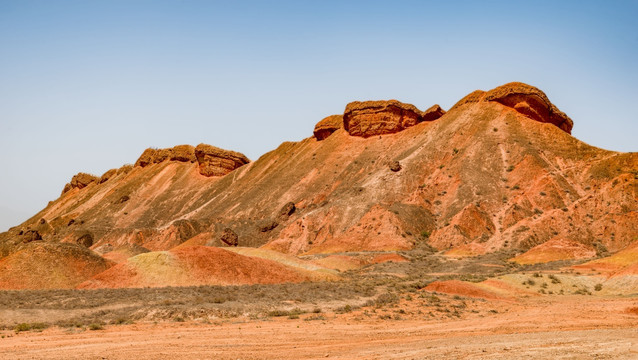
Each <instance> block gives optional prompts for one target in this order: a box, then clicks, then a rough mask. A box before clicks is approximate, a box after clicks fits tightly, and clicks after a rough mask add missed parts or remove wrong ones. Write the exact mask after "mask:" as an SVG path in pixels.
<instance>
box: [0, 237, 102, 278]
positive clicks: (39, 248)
mask: <svg viewBox="0 0 638 360" xmlns="http://www.w3.org/2000/svg"><path fill="white" fill-rule="evenodd" d="M113 265H114V263H113V262H112V261H109V260H106V259H103V258H101V257H100V256H98V255H97V254H95V253H93V252H92V251H90V250H88V249H86V248H84V247H82V246H79V245H73V244H49V243H45V242H42V241H38V242H33V243H30V244H26V245H25V246H24V247H22V248H21V249H20V250H18V251H16V252H14V253H13V254H11V255H9V256H7V257H5V258H3V259H0V289H59V288H73V287H75V286H76V285H78V284H79V283H81V282H83V281H85V280H87V279H89V278H91V277H92V276H93V275H96V274H98V273H101V272H102V271H104V270H106V269H108V268H109V267H111V266H113Z"/></svg>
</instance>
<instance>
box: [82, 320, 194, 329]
mask: <svg viewBox="0 0 638 360" xmlns="http://www.w3.org/2000/svg"><path fill="white" fill-rule="evenodd" d="M182 321H183V319H182ZM89 330H93V331H95V330H104V326H102V324H100V323H91V324H89Z"/></svg>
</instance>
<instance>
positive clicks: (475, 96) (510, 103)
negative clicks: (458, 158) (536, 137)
mask: <svg viewBox="0 0 638 360" xmlns="http://www.w3.org/2000/svg"><path fill="white" fill-rule="evenodd" d="M481 101H495V102H498V103H500V104H503V105H505V106H507V107H510V108H512V109H514V110H516V111H518V112H519V113H521V114H523V115H525V116H527V117H529V118H531V119H533V120H536V121H539V122H543V123H550V124H553V125H555V126H557V127H558V128H559V129H561V130H563V131H565V132H566V133H568V134H571V132H572V128H573V127H574V122H573V121H572V119H570V118H569V117H568V116H567V115H566V114H565V113H564V112H562V111H560V110H559V109H558V108H557V107H556V106H555V105H554V104H552V102H551V101H549V98H547V95H545V93H544V92H542V91H541V90H539V89H538V88H535V87H534V86H531V85H527V84H524V83H520V82H511V83H508V84H505V85H501V86H499V87H496V88H494V89H492V90H490V91H488V92H485V91H482V90H476V91H473V92H472V93H470V94H468V95H467V96H465V97H464V98H463V99H461V100H460V101H459V102H457V103H456V104H455V105H454V106H453V107H452V108H457V107H459V106H462V105H465V104H468V103H476V102H481Z"/></svg>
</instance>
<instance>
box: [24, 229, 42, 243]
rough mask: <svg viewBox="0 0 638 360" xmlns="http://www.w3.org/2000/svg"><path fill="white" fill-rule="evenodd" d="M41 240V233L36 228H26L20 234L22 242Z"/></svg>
mask: <svg viewBox="0 0 638 360" xmlns="http://www.w3.org/2000/svg"><path fill="white" fill-rule="evenodd" d="M38 240H42V235H40V233H39V232H38V231H37V230H27V231H26V232H25V233H24V234H23V235H22V242H24V243H30V242H32V241H38Z"/></svg>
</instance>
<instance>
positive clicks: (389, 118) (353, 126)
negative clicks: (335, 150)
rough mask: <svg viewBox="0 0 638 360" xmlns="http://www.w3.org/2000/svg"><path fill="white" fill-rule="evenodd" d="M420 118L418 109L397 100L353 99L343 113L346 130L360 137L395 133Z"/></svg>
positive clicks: (412, 124)
mask: <svg viewBox="0 0 638 360" xmlns="http://www.w3.org/2000/svg"><path fill="white" fill-rule="evenodd" d="M422 120H423V118H422V116H421V111H420V110H419V109H417V108H416V107H415V106H414V105H410V104H404V103H402V102H399V101H397V100H388V101H354V102H351V103H349V104H348V105H347V106H346V110H345V112H344V114H343V126H344V128H345V129H346V131H348V133H349V134H350V135H352V136H361V137H369V136H374V135H383V134H393V133H397V132H399V131H401V130H403V129H405V128H408V127H410V126H414V125H416V124H418V123H419V122H421V121H422Z"/></svg>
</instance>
